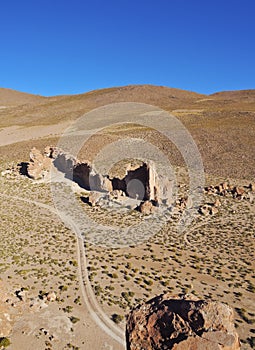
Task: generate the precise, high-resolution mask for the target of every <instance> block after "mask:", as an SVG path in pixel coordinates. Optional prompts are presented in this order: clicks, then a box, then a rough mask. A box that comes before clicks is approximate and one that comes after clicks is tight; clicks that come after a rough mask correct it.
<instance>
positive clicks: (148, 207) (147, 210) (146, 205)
mask: <svg viewBox="0 0 255 350" xmlns="http://www.w3.org/2000/svg"><path fill="white" fill-rule="evenodd" d="M155 209H156V207H155V206H154V205H153V204H152V202H151V201H145V202H142V203H141V204H140V205H139V207H138V210H139V211H140V212H141V213H142V214H143V215H149V214H153V213H154V212H155Z"/></svg>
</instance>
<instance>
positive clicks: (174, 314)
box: [126, 293, 240, 350]
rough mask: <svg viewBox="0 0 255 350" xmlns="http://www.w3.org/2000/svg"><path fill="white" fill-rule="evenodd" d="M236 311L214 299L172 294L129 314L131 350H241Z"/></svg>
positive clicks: (128, 326) (127, 337)
mask: <svg viewBox="0 0 255 350" xmlns="http://www.w3.org/2000/svg"><path fill="white" fill-rule="evenodd" d="M233 315H234V314H233V310H232V309H231V308H230V307H229V306H228V305H226V304H223V303H220V302H214V301H204V300H188V299H176V298H173V297H172V296H171V295H170V293H167V294H164V295H161V296H159V297H156V298H154V299H152V300H150V301H148V302H147V303H146V304H144V305H141V306H138V307H137V308H135V309H134V310H132V311H131V313H130V314H129V316H128V319H127V326H126V340H127V349H128V350H145V349H146V350H163V349H166V350H170V349H173V350H188V349H190V350H191V349H192V350H238V349H240V343H239V337H238V334H237V332H236V330H235V327H234V322H233Z"/></svg>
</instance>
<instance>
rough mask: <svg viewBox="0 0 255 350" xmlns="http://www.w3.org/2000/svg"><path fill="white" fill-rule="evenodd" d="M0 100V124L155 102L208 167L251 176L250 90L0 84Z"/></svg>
mask: <svg viewBox="0 0 255 350" xmlns="http://www.w3.org/2000/svg"><path fill="white" fill-rule="evenodd" d="M0 101H1V103H0V105H1V104H2V105H5V106H7V108H2V109H0V127H2V128H5V127H11V126H13V125H19V126H22V127H33V126H37V127H38V126H40V125H41V126H43V125H44V126H46V125H56V124H60V123H62V124H63V122H68V121H71V120H74V119H76V118H79V117H80V116H82V115H83V114H84V113H86V112H88V111H90V110H92V109H94V108H97V107H100V106H103V105H107V104H110V103H117V102H141V103H147V104H151V105H155V106H158V107H161V108H163V109H165V110H167V111H169V112H171V113H172V114H173V115H175V116H176V117H178V118H179V119H180V120H181V121H182V123H183V124H184V125H185V126H186V127H187V129H188V130H189V131H190V133H191V134H192V136H193V138H194V140H195V142H196V143H197V145H198V147H199V150H200V152H201V155H202V158H203V161H204V165H205V170H206V171H207V172H210V173H215V174H217V175H222V176H232V177H248V178H253V177H254V171H253V169H254V168H255V157H254V149H255V137H254V135H255V90H244V91H229V92H218V93H215V94H212V95H202V94H198V93H195V92H189V91H184V90H180V89H173V88H167V87H162V86H152V85H131V86H124V87H116V88H109V89H101V90H95V91H91V92H88V93H85V94H79V95H68V96H55V97H41V96H33V95H28V94H24V93H19V92H16V91H12V90H8V89H0ZM60 132H61V130H60ZM36 137H38V136H36ZM44 137H45V135H44ZM31 138H32V135H31ZM156 141H157V137H156ZM14 142H15V140H14ZM40 142H41V141H40ZM45 143H49V141H48V140H47V141H45ZM27 147H28V146H27ZM97 147H100V143H99V144H98V145H97ZM167 147H168V146H167ZM94 152H96V147H95V150H94ZM168 152H169V154H170V155H171V156H172V157H173V161H174V162H175V163H177V164H178V163H180V162H181V159H180V157H178V156H176V157H175V155H174V153H173V154H172V149H171V148H169V149H168Z"/></svg>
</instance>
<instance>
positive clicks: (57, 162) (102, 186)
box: [27, 147, 173, 212]
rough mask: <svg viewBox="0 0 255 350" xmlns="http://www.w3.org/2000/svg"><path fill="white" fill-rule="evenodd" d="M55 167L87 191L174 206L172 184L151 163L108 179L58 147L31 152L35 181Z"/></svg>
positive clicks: (130, 167)
mask: <svg viewBox="0 0 255 350" xmlns="http://www.w3.org/2000/svg"><path fill="white" fill-rule="evenodd" d="M52 163H53V165H54V166H55V167H56V168H57V169H58V170H59V171H61V172H62V173H64V174H65V177H67V178H69V179H71V180H73V181H75V182H76V183H78V185H79V186H80V187H82V188H84V189H86V190H89V191H96V192H107V193H111V192H113V191H122V193H124V195H125V196H128V197H130V198H133V199H138V200H141V201H145V203H146V201H149V203H153V204H155V205H159V204H165V205H170V204H172V187H173V183H172V181H171V180H169V179H167V178H164V177H162V176H160V175H159V174H158V173H157V171H156V169H155V165H154V163H153V162H151V161H150V162H148V163H145V162H142V161H140V162H139V163H137V164H133V163H132V162H130V163H128V164H127V165H126V167H125V171H124V174H123V176H122V177H119V178H118V177H113V178H110V177H109V175H105V174H99V173H98V172H97V171H96V169H95V168H94V167H93V165H92V164H91V163H89V162H88V161H80V160H78V159H77V158H76V157H74V156H72V155H71V154H68V153H66V152H65V151H63V150H61V149H59V148H57V147H46V148H45V150H44V153H43V154H42V153H41V152H40V151H39V150H37V149H36V148H33V149H32V150H31V152H30V162H29V163H28V166H27V174H28V176H29V177H31V178H32V179H35V180H39V179H42V178H44V177H46V175H47V174H48V173H49V170H50V167H51V164H52ZM93 203H94V201H93ZM91 204H92V203H91ZM148 206H151V204H145V207H146V208H147V209H148ZM147 209H146V210H145V211H146V212H148V210H147ZM151 211H152V209H151ZM141 212H143V211H141Z"/></svg>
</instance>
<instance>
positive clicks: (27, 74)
mask: <svg viewBox="0 0 255 350" xmlns="http://www.w3.org/2000/svg"><path fill="white" fill-rule="evenodd" d="M0 45H1V46H0V86H1V87H8V88H13V89H16V90H20V91H25V92H30V93H35V94H42V95H56V94H74V93H81V92H85V91H89V90H94V89H98V88H104V87H112V86H120V85H128V84H144V83H147V84H155V85H164V86H169V87H177V88H182V89H187V90H193V91H197V92H202V93H213V92H215V91H220V90H236V89H252V88H255V1H254V0H68V1H67V0H36V1H35V0H8V1H7V0H5V1H1V5H0Z"/></svg>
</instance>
